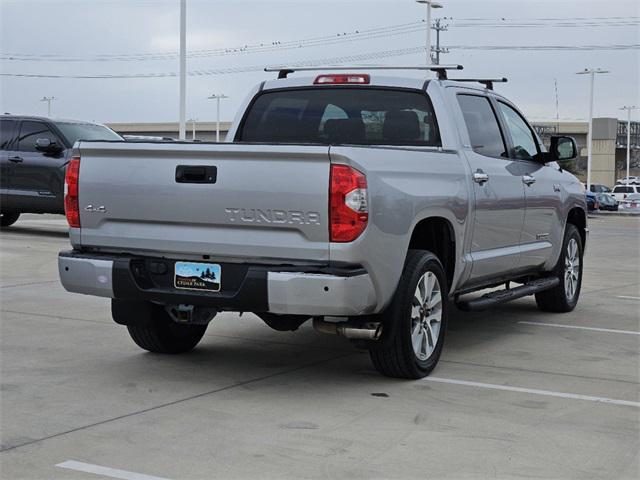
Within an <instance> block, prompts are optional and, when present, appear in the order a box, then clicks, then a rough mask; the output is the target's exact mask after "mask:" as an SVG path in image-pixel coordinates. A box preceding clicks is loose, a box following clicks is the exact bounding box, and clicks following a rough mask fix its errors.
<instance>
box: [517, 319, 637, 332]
mask: <svg viewBox="0 0 640 480" xmlns="http://www.w3.org/2000/svg"><path fill="white" fill-rule="evenodd" d="M518 323H522V324H524V325H536V326H539V327H556V328H571V329H575V330H588V331H591V332H606V333H624V334H626V335H640V332H634V331H633V330H617V329H615V328H596V327H580V326H577V325H560V324H558V323H543V322H524V321H523V322H518Z"/></svg>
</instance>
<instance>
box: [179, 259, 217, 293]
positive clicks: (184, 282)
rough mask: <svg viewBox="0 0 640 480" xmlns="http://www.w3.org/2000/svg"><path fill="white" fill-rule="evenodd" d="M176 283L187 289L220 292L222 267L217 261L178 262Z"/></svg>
mask: <svg viewBox="0 0 640 480" xmlns="http://www.w3.org/2000/svg"><path fill="white" fill-rule="evenodd" d="M174 285H175V287H176V288H182V289H185V290H205V291H208V292H219V291H220V286H221V285H222V269H221V268H220V265H218V264H217V263H194V262H176V266H175V276H174Z"/></svg>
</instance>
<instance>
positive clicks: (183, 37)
mask: <svg viewBox="0 0 640 480" xmlns="http://www.w3.org/2000/svg"><path fill="white" fill-rule="evenodd" d="M186 70H187V0H180V133H179V134H178V138H179V139H180V140H184V139H185V138H186V136H187V121H186V115H187V99H186V97H187V71H186Z"/></svg>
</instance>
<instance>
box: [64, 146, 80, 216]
mask: <svg viewBox="0 0 640 480" xmlns="http://www.w3.org/2000/svg"><path fill="white" fill-rule="evenodd" d="M79 177H80V157H72V158H71V160H70V161H69V164H68V165H67V173H66V175H65V177H64V212H65V214H66V215H67V222H68V223H69V226H70V227H72V228H80V203H79V201H78V180H79Z"/></svg>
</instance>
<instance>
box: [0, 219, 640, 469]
mask: <svg viewBox="0 0 640 480" xmlns="http://www.w3.org/2000/svg"><path fill="white" fill-rule="evenodd" d="M590 227H591V236H590V240H589V244H588V246H587V253H586V257H585V276H584V284H583V290H582V296H581V299H580V302H579V304H578V307H577V308H576V310H575V311H574V312H572V313H569V314H544V313H541V312H539V311H538V310H537V308H536V306H535V302H534V300H533V298H524V299H521V300H518V301H516V302H513V303H510V304H505V305H503V306H500V307H497V308H494V309H492V310H489V311H486V312H481V313H474V314H467V313H463V312H459V311H456V310H455V309H453V315H452V318H451V320H450V324H449V330H448V332H447V339H446V344H445V349H444V353H443V356H442V359H441V361H440V364H439V366H438V367H437V368H436V370H435V371H434V372H433V374H432V376H431V377H429V379H425V380H419V381H402V380H394V379H389V378H385V377H382V376H380V375H378V374H377V373H376V372H375V371H374V370H373V368H372V366H371V365H370V363H369V358H368V355H367V354H366V353H363V352H360V351H356V350H354V349H353V348H352V347H351V346H350V344H349V343H348V342H347V341H346V340H344V339H342V338H338V337H332V336H327V335H323V334H320V333H317V332H315V331H314V330H313V329H312V328H311V327H310V326H309V325H304V326H303V327H302V328H301V329H300V330H299V331H298V332H292V333H279V332H274V331H272V330H270V329H269V328H268V327H266V326H265V325H264V324H263V323H262V322H261V321H260V320H259V319H258V318H257V317H255V316H254V315H250V314H245V315H243V316H242V317H239V316H238V315H237V314H221V315H219V316H218V317H216V318H215V319H214V321H213V322H212V323H211V325H210V326H209V329H208V331H207V334H206V336H205V338H204V339H203V341H202V342H201V344H200V345H199V347H198V348H197V349H196V350H195V351H194V352H192V353H190V354H187V355H182V356H160V355H155V354H150V353H146V352H143V351H142V350H140V349H139V348H138V347H136V346H135V345H134V343H133V342H132V341H131V340H130V339H129V337H128V334H127V332H126V329H125V328H124V327H121V326H117V325H116V324H114V323H113V322H112V320H111V318H110V310H109V302H108V300H106V299H99V298H94V297H87V296H82V295H75V294H70V293H67V292H65V291H64V290H63V288H62V287H61V285H60V284H59V282H58V275H57V258H56V254H57V252H58V251H59V250H61V249H68V248H69V247H68V240H67V238H66V223H65V222H64V219H63V218H61V217H55V216H36V215H26V216H25V217H24V219H21V220H20V221H18V223H17V224H16V225H15V226H14V227H12V228H9V229H7V230H4V231H2V232H0V268H1V278H0V287H1V288H0V304H1V305H0V307H1V327H0V328H1V329H0V336H1V340H0V342H1V345H0V346H1V357H0V360H1V363H0V376H1V377H0V379H1V389H0V438H1V447H0V449H1V453H0V476H1V477H2V478H4V479H22V478H25V479H26V478H28V479H32V478H33V479H62V478H65V479H83V478H86V479H91V478H124V479H138V480H154V479H155V480H158V479H171V480H177V479H207V478H221V479H227V478H238V479H242V478H263V479H264V478H266V479H271V478H273V479H282V478H296V479H297V478H353V479H357V478H363V479H369V478H394V479H395V478H416V479H418V478H420V479H424V478H454V479H459V478H486V477H494V478H516V477H518V478H520V477H526V478H576V479H590V478H594V479H596V478H598V479H600V478H606V479H613V478H638V477H639V476H640V463H639V450H640V389H639V383H640V381H639V377H640V335H639V332H640V262H639V258H640V247H639V245H640V238H639V237H640V228H639V227H640V219H638V218H623V217H607V218H595V219H593V220H591V222H590ZM543 324H544V325H543Z"/></svg>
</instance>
